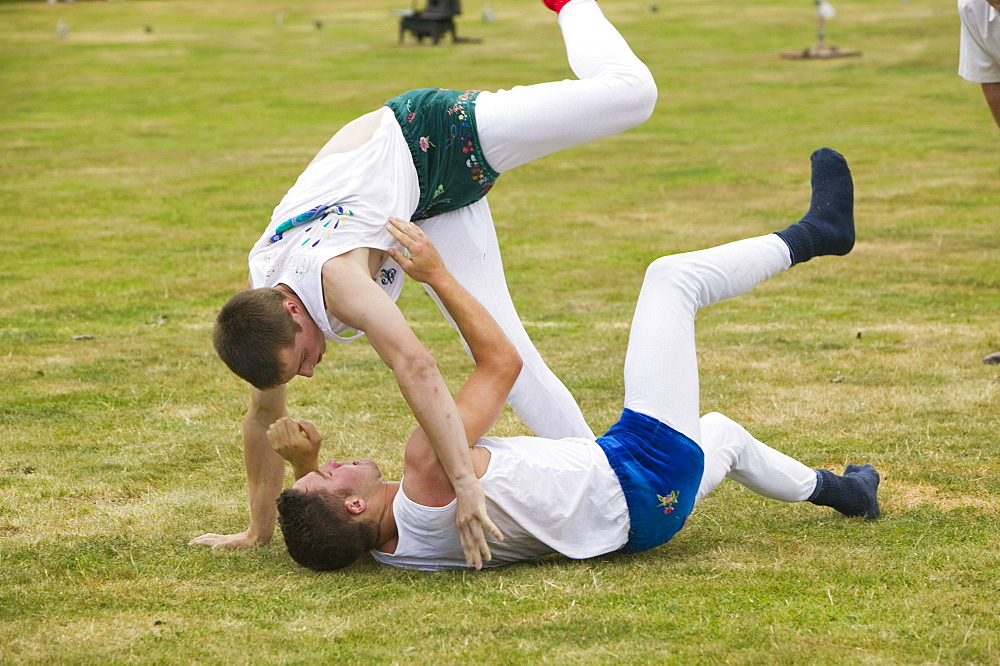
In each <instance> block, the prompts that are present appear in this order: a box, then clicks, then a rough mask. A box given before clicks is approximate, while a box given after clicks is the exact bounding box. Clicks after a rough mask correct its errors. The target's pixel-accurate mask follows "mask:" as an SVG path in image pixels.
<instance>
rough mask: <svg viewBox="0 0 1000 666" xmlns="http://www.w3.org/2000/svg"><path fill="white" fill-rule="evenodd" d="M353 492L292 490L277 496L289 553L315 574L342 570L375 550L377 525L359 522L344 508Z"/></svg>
mask: <svg viewBox="0 0 1000 666" xmlns="http://www.w3.org/2000/svg"><path fill="white" fill-rule="evenodd" d="M352 494H354V491H352V490H350V489H343V488H342V489H340V490H337V491H334V492H328V491H323V490H315V491H313V492H309V493H307V492H304V491H302V490H297V489H295V488H289V489H287V490H285V491H284V492H282V493H281V495H280V496H279V497H278V524H279V525H280V526H281V532H282V533H283V534H284V536H285V546H286V547H287V548H288V554H289V555H291V556H292V559H293V560H295V561H296V562H298V563H299V564H300V565H301V566H304V567H306V568H307V569H312V570H313V571H332V570H334V569H342V568H344V567H346V566H347V565H349V564H351V563H352V562H355V561H356V560H357V559H358V558H359V557H361V556H362V555H364V554H365V553H367V552H368V551H370V550H371V549H372V548H374V547H375V545H376V544H375V541H376V540H377V539H378V526H377V525H376V524H375V521H374V520H359V519H358V518H357V517H355V516H353V515H351V514H350V513H349V512H348V511H347V507H346V506H344V503H345V500H346V499H347V498H348V497H350V496H351V495H352Z"/></svg>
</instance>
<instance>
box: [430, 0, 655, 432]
mask: <svg viewBox="0 0 1000 666" xmlns="http://www.w3.org/2000/svg"><path fill="white" fill-rule="evenodd" d="M559 26H560V28H561V30H562V34H563V40H564V41H565V43H566V52H567V55H568V57H569V63H570V67H571V68H572V70H573V72H574V74H576V75H577V76H578V77H579V79H578V80H566V81H556V82H550V83H540V84H536V85H530V86H517V87H514V88H513V89H511V90H501V91H499V92H483V93H480V95H479V97H478V98H477V99H476V123H477V126H478V129H479V141H480V145H481V146H482V149H483V154H484V155H485V157H486V160H487V162H489V164H490V166H491V167H493V169H495V170H496V171H499V172H503V171H507V170H509V169H513V168H514V167H517V166H520V165H522V164H525V163H527V162H530V161H532V160H534V159H537V158H539V157H542V156H543V155H548V154H551V153H554V152H556V151H559V150H563V149H565V148H569V147H572V146H576V145H579V144H582V143H585V142H587V141H591V140H594V139H598V138H601V137H605V136H610V135H612V134H615V133H617V132H621V131H623V130H626V129H629V128H631V127H635V126H636V125H639V124H641V123H642V122H644V121H645V120H646V119H647V118H649V116H650V114H651V113H652V111H653V106H654V105H655V103H656V95H657V92H656V84H655V83H654V81H653V77H652V75H651V74H650V72H649V69H648V68H647V67H646V66H645V65H644V64H643V63H642V61H641V60H639V59H638V58H637V57H636V56H635V54H634V53H632V50H631V49H630V48H629V46H628V44H627V43H626V42H625V40H624V39H623V38H622V36H621V35H620V34H619V33H618V31H617V30H616V29H615V27H614V26H613V25H611V23H610V22H608V20H607V19H606V18H605V17H604V14H603V13H602V12H601V10H600V8H599V7H598V5H597V3H596V2H593V0H573V2H571V3H569V4H567V5H566V6H565V7H563V9H562V11H561V12H560V13H559ZM501 187H502V186H501ZM420 226H421V228H422V229H423V230H424V231H425V232H426V233H427V235H428V237H429V238H430V239H431V241H432V242H433V243H434V244H435V246H437V248H438V250H439V251H440V253H441V255H442V257H443V258H444V260H445V263H446V264H447V266H448V268H449V269H450V270H451V272H452V273H453V274H454V275H455V277H456V278H457V279H458V281H459V282H460V283H461V284H462V285H463V286H465V288H466V289H468V290H469V292H470V293H472V295H473V296H475V297H476V298H477V299H478V300H479V302H480V303H482V304H483V306H484V307H485V308H486V309H487V310H488V311H489V312H490V314H491V315H493V317H495V318H496V320H497V322H498V323H499V324H500V327H501V328H502V329H503V330H504V332H505V333H506V334H507V336H508V337H509V338H510V340H511V342H513V344H514V346H515V347H516V348H517V350H518V352H519V353H520V355H521V358H522V360H523V361H524V367H523V369H522V370H521V375H520V377H519V378H518V380H517V383H516V384H515V385H514V388H513V390H512V391H511V394H510V397H509V403H510V406H511V407H512V408H513V409H514V411H515V412H516V413H517V415H518V416H519V417H520V418H521V420H522V421H524V423H525V424H526V425H527V426H528V427H529V428H530V429H531V430H532V432H534V433H535V434H536V435H538V436H540V437H549V438H554V439H558V438H562V437H583V438H588V439H590V438H592V437H593V433H592V432H591V430H590V427H589V426H588V425H587V422H586V420H585V419H584V417H583V414H582V412H581V411H580V408H579V406H577V404H576V400H574V398H573V396H572V394H570V392H569V390H567V389H566V387H565V386H564V385H563V383H562V382H561V381H560V380H559V378H558V377H556V376H555V375H554V374H553V373H552V371H551V370H549V368H548V367H547V366H546V365H545V362H544V361H543V360H542V357H541V356H540V355H539V354H538V352H537V351H536V350H535V347H534V345H533V344H532V342H531V340H530V339H529V338H528V334H527V333H526V332H525V330H524V326H523V325H522V324H521V321H520V319H519V318H518V315H517V312H516V311H515V309H514V305H513V303H512V302H511V297H510V294H509V292H508V291H507V283H506V281H505V279H504V274H503V265H502V262H501V259H500V248H499V245H498V244H497V239H496V232H495V230H494V227H493V219H492V217H491V215H490V209H489V206H488V205H487V203H486V201H485V200H482V201H479V202H478V203H475V204H473V205H471V206H467V207H466V208H463V209H461V210H457V211H454V212H451V213H445V214H443V215H440V216H438V217H434V218H430V219H427V220H424V221H422V222H421V223H420ZM432 296H433V294H432ZM438 305H439V306H440V303H438ZM442 311H443V309H442ZM445 316H447V313H445Z"/></svg>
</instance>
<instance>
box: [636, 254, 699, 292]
mask: <svg viewBox="0 0 1000 666" xmlns="http://www.w3.org/2000/svg"><path fill="white" fill-rule="evenodd" d="M689 273H690V270H689V266H688V264H687V262H686V261H684V255H683V254H673V255H670V256H666V257H660V258H659V259H656V260H654V261H653V262H652V263H651V264H649V266H647V267H646V278H645V279H646V281H647V282H663V283H667V284H673V285H681V284H684V283H685V282H687V275H688V274H689Z"/></svg>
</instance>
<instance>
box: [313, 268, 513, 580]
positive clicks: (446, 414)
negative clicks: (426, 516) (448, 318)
mask: <svg viewBox="0 0 1000 666" xmlns="http://www.w3.org/2000/svg"><path fill="white" fill-rule="evenodd" d="M323 290H324V297H325V299H326V302H327V308H328V309H329V310H330V312H331V313H332V314H333V315H334V316H336V317H337V319H339V320H340V321H341V322H343V323H344V324H346V325H348V326H350V327H352V328H355V329H357V330H359V331H364V332H365V333H366V334H367V336H368V342H369V343H370V344H371V346H372V348H373V349H374V350H375V351H376V352H377V353H378V355H379V357H381V359H382V360H383V362H385V364H386V365H387V366H389V368H390V369H391V370H392V371H393V372H394V373H395V375H396V382H397V384H398V385H399V389H400V392H401V393H402V395H403V398H404V399H405V400H406V402H407V404H408V405H409V406H410V409H411V410H412V411H413V415H414V417H416V419H417V422H418V423H419V424H420V426H421V427H422V428H423V429H424V431H426V432H427V434H428V436H429V437H430V440H431V442H432V443H433V445H434V450H435V452H436V453H437V456H438V457H439V458H440V460H441V464H442V465H443V466H444V469H445V470H446V471H447V473H448V477H449V480H450V481H451V484H452V486H453V487H454V488H455V492H456V495H457V496H458V516H457V519H458V525H459V533H460V535H461V539H462V546H463V549H464V551H465V557H466V561H467V562H468V564H469V566H474V567H476V568H480V567H481V566H482V561H483V559H486V560H489V559H490V551H489V546H488V545H487V543H486V538H485V536H484V534H483V532H484V530H486V531H489V532H490V533H492V534H493V535H494V536H496V537H497V538H501V537H500V531H499V530H498V529H497V527H496V525H494V524H493V522H492V521H491V520H490V518H489V516H488V515H487V514H486V496H485V494H484V493H483V488H482V485H481V484H480V483H479V479H478V478H477V477H476V475H475V471H474V469H473V466H472V457H471V455H470V453H469V449H468V447H467V446H466V444H465V431H464V428H463V425H462V419H461V418H460V417H459V414H458V408H457V407H456V406H455V400H454V399H453V398H452V396H451V393H450V392H449V391H448V387H447V386H446V385H445V383H444V379H443V378H442V377H441V373H440V371H439V370H438V367H437V364H436V363H435V362H434V359H433V358H432V357H431V355H430V354H429V353H428V352H427V350H425V349H424V347H423V345H422V344H421V343H420V340H418V339H417V336H416V335H414V333H413V331H412V330H410V327H409V324H407V322H406V319H405V318H404V317H403V314H402V312H400V311H399V308H398V307H396V304H395V303H393V301H392V299H391V298H390V297H389V296H388V295H387V294H386V293H385V292H384V291H382V289H381V288H379V287H378V285H376V284H375V283H374V282H373V281H372V279H371V276H370V275H369V274H368V271H367V265H366V263H365V262H359V261H356V260H355V258H354V257H352V256H349V254H348V255H342V256H341V257H337V258H334V259H331V260H330V261H328V262H327V263H326V264H325V265H324V266H323Z"/></svg>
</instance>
